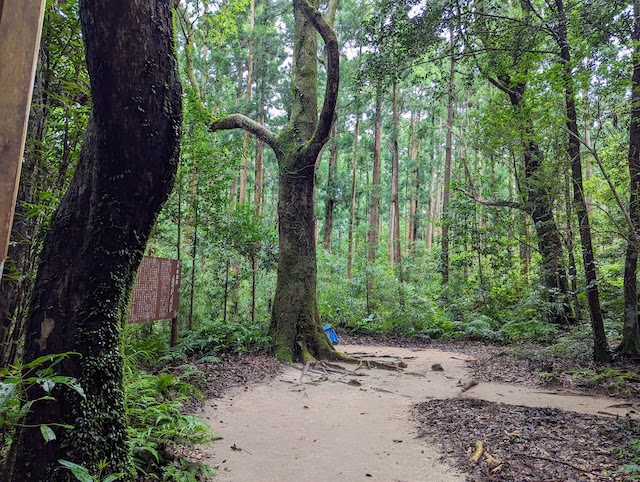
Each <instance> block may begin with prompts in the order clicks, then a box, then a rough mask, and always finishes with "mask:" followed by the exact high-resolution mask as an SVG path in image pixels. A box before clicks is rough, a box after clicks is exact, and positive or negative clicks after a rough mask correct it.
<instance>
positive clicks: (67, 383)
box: [0, 352, 85, 458]
mask: <svg viewBox="0 0 640 482" xmlns="http://www.w3.org/2000/svg"><path fill="white" fill-rule="evenodd" d="M75 356H80V354H79V353H74V352H68V353H62V354H55V355H46V356H41V357H39V358H37V359H35V360H33V361H31V362H29V363H26V364H21V363H17V364H14V365H10V366H7V367H4V368H2V369H0V380H1V381H0V434H1V437H0V447H2V448H3V449H4V448H8V446H9V445H10V442H11V439H12V437H13V433H14V430H15V427H16V426H18V425H19V424H20V419H22V417H24V416H25V415H26V414H27V413H29V412H30V411H32V410H37V409H38V408H39V407H40V406H41V403H40V402H44V401H46V400H54V399H55V395H56V391H57V390H59V389H60V387H66V388H68V389H71V390H73V391H75V392H76V393H78V394H79V395H80V396H82V397H83V398H84V397H85V394H84V391H83V389H82V387H81V386H80V384H79V383H78V381H77V380H76V379H75V378H73V377H66V376H61V375H57V374H56V372H55V366H56V365H57V364H59V363H60V362H62V361H63V360H64V359H66V358H69V357H75ZM35 387H40V389H41V390H42V392H43V394H42V395H41V396H40V397H38V398H35V399H31V400H29V401H26V392H27V390H33V389H35ZM39 428H40V432H41V433H42V437H43V438H44V440H45V441H46V442H49V441H51V440H55V439H56V433H55V430H54V428H55V429H56V430H57V429H70V428H73V427H71V426H70V425H63V424H58V423H56V424H48V425H47V424H42V425H40V427H39ZM1 455H2V457H1V458H4V456H6V454H1Z"/></svg>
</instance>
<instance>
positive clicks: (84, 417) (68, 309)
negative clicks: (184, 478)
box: [6, 0, 182, 482]
mask: <svg viewBox="0 0 640 482" xmlns="http://www.w3.org/2000/svg"><path fill="white" fill-rule="evenodd" d="M80 17H81V22H82V31H83V37H84V39H85V45H86V58H87V67H88V71H89V74H90V79H91V93H92V96H93V110H92V118H91V122H90V125H89V128H88V132H87V136H86V138H85V142H84V145H83V149H82V153H81V156H80V160H79V161H78V166H77V168H76V172H75V175H74V178H73V180H72V182H71V186H70V187H69V189H68V191H67V193H66V194H65V196H64V198H63V200H62V202H61V203H60V206H59V208H58V210H57V211H56V214H55V215H54V217H53V219H52V222H51V229H50V232H49V234H48V235H47V238H46V241H45V246H44V250H43V253H42V256H41V263H40V269H39V271H38V275H37V278H36V282H35V288H34V294H33V297H32V299H31V308H30V314H29V317H28V320H27V325H26V337H25V349H24V361H25V362H29V361H31V360H34V359H36V358H38V357H40V356H43V355H47V354H54V353H65V352H77V353H80V354H81V355H82V357H78V356H70V357H69V358H67V359H66V360H65V361H63V362H62V363H61V364H59V365H57V366H56V369H57V371H58V373H59V374H60V375H65V376H71V377H75V378H77V379H78V380H79V382H80V383H81V385H82V387H83V388H84V392H85V394H86V400H83V399H82V398H81V397H80V396H79V395H78V394H77V393H76V392H71V391H70V390H62V389H56V390H55V391H54V396H55V400H50V401H46V402H38V404H39V406H38V408H37V409H36V410H32V411H31V412H29V413H28V414H27V416H26V417H25V420H24V424H23V425H22V426H21V427H20V428H19V429H18V431H17V433H16V438H15V440H14V442H13V445H12V447H11V454H10V457H9V459H10V461H13V464H10V466H9V470H6V473H7V474H8V477H7V478H8V479H9V480H14V481H18V480H20V481H23V480H24V481H26V480H34V481H47V482H57V481H67V480H69V479H70V474H69V473H68V472H67V471H65V470H62V469H61V468H60V465H59V463H58V460H59V459H66V460H70V461H72V462H75V463H78V464H81V465H83V466H85V467H86V468H87V469H88V470H89V471H90V472H92V473H97V469H98V465H99V463H100V461H102V460H106V461H108V463H109V465H108V469H107V470H108V471H109V473H111V472H124V473H126V474H128V473H129V471H130V470H131V463H130V462H131V461H130V455H129V450H128V447H127V443H126V439H127V436H126V416H125V412H124V399H123V389H122V356H121V352H120V350H121V348H120V347H121V340H120V329H121V326H122V324H123V323H124V321H125V319H126V314H127V305H128V300H129V293H130V291H131V288H132V286H133V282H134V278H135V274H136V270H137V268H138V265H139V263H140V261H141V259H142V255H143V253H144V248H145V245H146V242H147V239H148V236H149V233H150V231H151V228H152V226H153V224H154V222H155V220H156V217H157V214H158V211H159V210H160V208H161V206H162V204H163V203H164V201H165V200H166V199H167V196H168V194H169V191H170V190H171V188H172V186H173V181H174V176H175V172H176V169H177V166H178V155H179V139H180V132H181V124H182V123H181V120H182V119H181V108H182V105H181V88H180V80H179V76H178V73H177V70H176V61H175V56H174V46H173V32H172V29H173V24H172V18H171V10H170V6H169V2H161V1H150V0H147V1H136V2H121V3H120V4H119V8H114V6H113V4H112V2H109V1H107V0H94V1H91V2H89V1H85V2H81V3H80ZM43 393H44V392H43V390H42V389H41V388H40V387H39V386H35V387H33V388H32V389H30V390H29V391H28V392H27V397H28V399H29V400H34V399H36V398H37V397H39V396H41V395H43ZM53 423H63V424H69V425H73V426H74V428H73V429H62V428H56V429H55V431H56V435H57V439H56V440H52V441H49V442H48V443H45V441H44V440H43V437H42V434H41V433H40V430H39V425H40V424H53Z"/></svg>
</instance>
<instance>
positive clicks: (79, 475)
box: [58, 459, 124, 482]
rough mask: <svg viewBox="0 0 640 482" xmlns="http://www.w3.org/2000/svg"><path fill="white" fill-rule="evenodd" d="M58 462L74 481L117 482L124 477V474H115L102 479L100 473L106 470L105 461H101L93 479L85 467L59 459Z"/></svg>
mask: <svg viewBox="0 0 640 482" xmlns="http://www.w3.org/2000/svg"><path fill="white" fill-rule="evenodd" d="M58 462H59V463H60V465H62V466H63V467H64V468H65V469H68V470H70V471H71V473H72V474H73V476H74V477H75V478H76V480H78V481H80V482H113V481H114V480H119V479H120V478H122V477H123V476H124V474H122V473H120V472H117V473H114V474H109V475H106V476H104V477H102V472H103V471H104V470H105V469H106V468H107V465H108V463H107V461H106V460H102V461H101V462H100V465H99V467H98V474H97V476H95V477H93V476H92V475H91V474H90V473H89V471H88V470H87V469H86V467H84V466H82V465H78V464H76V463H74V462H70V461H68V460H64V459H59V460H58Z"/></svg>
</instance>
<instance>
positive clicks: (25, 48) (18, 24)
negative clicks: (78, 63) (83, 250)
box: [0, 0, 45, 279]
mask: <svg viewBox="0 0 640 482" xmlns="http://www.w3.org/2000/svg"><path fill="white" fill-rule="evenodd" d="M44 8H45V0H0V86H2V87H1V88H0V173H1V174H0V279H1V278H2V271H3V269H4V262H5V259H6V257H7V250H8V248H9V237H10V235H11V225H12V224H13V214H14V210H15V204H16V197H17V194H18V182H19V181H20V167H21V164H22V155H23V153H24V142H25V138H26V135H27V119H28V115H29V107H30V105H31V94H32V91H33V82H34V79H35V73H36V60H37V58H38V48H39V47H40V35H41V32H42V20H43V18H44Z"/></svg>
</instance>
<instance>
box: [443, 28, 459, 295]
mask: <svg viewBox="0 0 640 482" xmlns="http://www.w3.org/2000/svg"><path fill="white" fill-rule="evenodd" d="M450 35H451V45H450V47H451V56H450V63H451V66H450V70H449V94H448V100H447V135H446V140H445V154H444V156H445V157H444V182H443V186H442V188H443V190H444V191H443V195H442V218H441V220H442V254H441V268H440V269H441V272H442V286H443V288H446V286H447V284H448V283H449V197H450V190H449V184H450V182H451V159H452V153H453V108H454V101H455V83H454V81H455V73H456V56H455V55H454V42H453V32H451V33H450ZM443 296H444V297H445V298H446V291H443Z"/></svg>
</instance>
